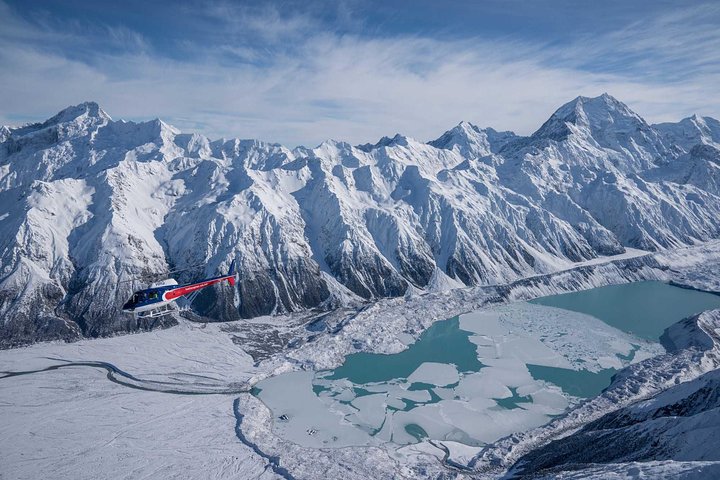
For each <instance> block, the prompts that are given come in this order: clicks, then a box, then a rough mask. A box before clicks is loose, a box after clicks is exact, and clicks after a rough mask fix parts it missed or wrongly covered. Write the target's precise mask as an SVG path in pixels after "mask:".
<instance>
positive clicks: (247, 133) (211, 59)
mask: <svg viewBox="0 0 720 480" xmlns="http://www.w3.org/2000/svg"><path fill="white" fill-rule="evenodd" d="M0 18H2V21H0V85H1V86H2V88H0V123H3V124H19V123H24V122H27V121H35V120H41V119H44V118H47V117H49V116H51V115H52V114H54V113H55V112H57V111H58V110H60V109H62V108H64V107H66V106H68V105H71V104H77V103H80V102H82V101H85V100H95V101H97V102H98V103H100V105H101V106H102V107H103V108H104V109H105V110H106V111H107V112H108V113H109V114H110V115H111V116H113V117H114V118H116V119H117V118H125V119H129V120H147V119H150V118H155V117H160V118H162V119H163V120H165V121H167V122H168V123H171V124H173V125H175V126H176V127H178V128H180V129H181V130H183V131H188V132H192V131H198V132H201V133H204V134H206V135H208V136H210V137H211V138H219V137H241V138H260V139H263V140H268V141H273V142H280V143H284V144H287V145H289V146H295V145H298V144H304V145H316V144H318V143H319V142H321V141H322V140H324V139H327V138H335V139H338V140H346V141H349V142H351V143H365V142H369V141H375V140H377V138H379V137H380V136H382V135H391V134H394V133H396V132H400V133H403V134H406V135H408V136H411V137H414V138H418V139H420V140H430V139H433V138H436V137H438V136H440V135H441V134H442V133H443V131H445V130H447V129H448V128H451V127H452V126H453V125H455V124H457V123H458V122H459V121H461V120H467V121H470V122H472V123H475V124H477V125H479V126H482V127H484V126H492V127H494V128H496V129H502V130H514V131H515V132H517V133H521V134H529V133H531V132H532V131H533V130H535V129H536V128H537V127H538V126H539V125H540V124H541V123H542V122H543V121H544V120H545V119H547V117H548V116H549V115H550V114H551V113H552V112H553V111H554V110H555V109H556V108H557V107H559V106H560V105H561V104H563V103H565V102H567V101H569V100H570V99H572V98H574V97H576V96H577V95H586V96H594V95H599V94H600V93H602V92H608V93H610V94H612V95H614V96H616V97H617V98H619V99H620V100H622V101H624V102H625V103H627V104H628V105H629V106H630V107H631V108H633V109H634V110H635V111H637V112H638V113H639V114H640V115H642V116H644V117H645V118H646V119H647V120H648V121H650V122H660V121H675V120H679V119H680V118H683V117H685V116H689V115H691V114H694V113H699V114H703V115H710V116H714V117H718V116H720V96H719V95H718V94H719V93H720V4H718V3H717V2H711V3H703V2H670V1H663V0H656V1H635V2H630V1H622V2H620V1H605V2H577V1H569V0H555V1H549V0H540V1H532V2H526V1H517V0H505V1H499V0H498V1H469V0H463V1H455V2H441V1H427V0H416V1H406V2H395V1H353V0H348V1H342V0H340V1H327V2H325V1H314V2H313V1H290V0H285V1H257V2H255V1H243V2H241V1H230V0H212V1H199V0H195V1H189V2H167V1H148V0H145V1H136V0H127V1H123V2H117V1H102V0H98V1H80V0H65V1H63V2H57V1H32V2H29V1H14V0H0Z"/></svg>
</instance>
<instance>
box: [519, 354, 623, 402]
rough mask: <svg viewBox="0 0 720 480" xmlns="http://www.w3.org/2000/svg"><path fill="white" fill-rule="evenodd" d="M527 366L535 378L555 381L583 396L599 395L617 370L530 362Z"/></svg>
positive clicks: (572, 393)
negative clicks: (576, 367)
mask: <svg viewBox="0 0 720 480" xmlns="http://www.w3.org/2000/svg"><path fill="white" fill-rule="evenodd" d="M527 368H528V370H529V371H530V375H532V377H533V378H534V379H535V380H544V381H546V382H550V383H553V384H555V385H557V386H558V387H560V388H561V389H562V390H563V392H565V393H568V394H570V395H573V396H575V397H581V398H590V397H594V396H596V395H599V394H600V393H601V392H602V391H603V390H605V388H607V386H608V385H610V381H611V380H612V376H613V375H615V373H616V372H617V370H616V369H614V368H607V369H604V370H600V371H599V372H597V373H593V372H590V371H588V370H570V369H567V368H558V367H545V366H542V365H532V364H529V363H528V364H527Z"/></svg>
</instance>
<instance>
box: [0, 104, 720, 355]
mask: <svg viewBox="0 0 720 480" xmlns="http://www.w3.org/2000/svg"><path fill="white" fill-rule="evenodd" d="M719 142H720V124H719V123H718V122H717V121H716V120H713V119H711V118H707V117H705V118H699V117H693V118H690V119H685V120H682V121H681V122H679V123H677V124H661V125H655V126H652V125H648V124H647V123H646V122H645V121H644V120H643V119H642V118H641V117H640V116H638V115H637V114H636V113H634V112H632V111H631V110H630V109H629V108H628V107H627V106H626V105H624V104H622V103H621V102H619V101H618V100H616V99H614V98H613V97H611V96H609V95H602V96H600V97H597V98H585V97H578V98H577V99H575V100H573V101H572V102H570V103H568V104H566V105H564V106H562V107H561V108H560V109H558V110H557V111H556V112H555V113H554V114H553V115H552V117H551V118H550V119H549V120H548V121H547V122H545V124H543V125H542V126H541V127H540V128H539V129H538V131H537V132H535V133H534V134H533V135H531V136H529V137H521V136H517V135H515V134H513V133H511V132H497V131H495V130H492V129H490V128H488V129H480V128H478V127H476V126H474V125H472V124H469V123H466V122H462V123H460V124H459V125H458V126H456V127H455V128H453V129H451V130H449V131H448V132H446V133H445V134H443V135H442V136H441V137H440V138H438V139H437V140H435V141H432V142H429V143H423V142H420V141H417V140H414V139H412V138H408V137H404V136H402V135H396V136H394V137H392V138H389V137H384V138H383V139H381V140H380V141H379V142H378V143H376V144H366V145H361V146H351V145H349V144H347V143H343V142H336V141H327V142H324V143H323V144H321V145H319V146H317V147H316V148H305V147H298V148H295V149H293V150H291V149H288V148H285V147H283V146H281V145H277V144H268V143H264V142H260V141H255V140H237V139H232V140H224V139H223V140H216V141H211V140H209V139H208V138H206V137H204V136H202V135H197V134H183V133H180V132H179V131H177V130H176V129H174V128H173V127H171V126H169V125H167V124H166V123H164V122H162V121H160V120H153V121H149V122H144V123H133V122H126V121H122V120H120V121H114V120H112V119H111V118H110V117H109V116H108V115H107V114H106V113H105V112H103V110H102V109H101V108H100V107H99V106H98V105H97V104H95V103H84V104H81V105H78V106H74V107H70V108H68V109H66V110H63V111H62V112H60V113H59V114H57V115H56V116H54V117H52V118H50V119H49V120H47V121H46V122H44V123H40V124H33V125H27V126H23V127H20V128H11V127H0V262H1V263H0V316H1V317H2V318H3V323H2V325H1V326H0V344H2V345H4V346H8V345H12V344H17V343H22V342H26V341H34V340H40V339H50V338H73V337H77V336H80V335H89V336H96V335H105V334H110V333H113V332H117V331H132V330H135V329H137V328H147V327H149V326H151V325H148V324H141V325H138V324H137V322H136V321H135V320H134V319H133V318H131V317H130V316H127V315H124V314H122V313H121V312H119V310H118V309H119V307H120V305H122V303H123V302H124V301H125V300H126V299H127V297H129V295H130V294H131V292H132V291H133V290H134V289H138V288H142V287H144V286H146V284H147V283H149V282H150V281H151V280H152V279H153V278H154V277H156V276H157V275H160V274H162V273H163V272H168V271H170V270H174V269H186V268H188V267H190V269H189V270H184V271H183V272H180V273H179V274H176V275H175V276H176V278H178V280H180V281H182V280H190V279H193V278H198V277H202V276H203V275H212V274H215V273H216V272H217V271H218V270H225V269H227V267H228V265H229V263H230V260H231V258H233V257H234V258H236V259H237V262H238V267H239V272H240V282H239V284H238V289H237V291H235V292H232V291H229V290H228V289H227V287H226V286H225V287H223V288H219V289H217V290H209V291H208V292H206V293H204V294H203V295H202V296H200V297H199V298H198V300H197V301H196V304H195V309H196V310H198V312H199V313H201V314H203V315H205V316H208V317H210V318H214V319H218V320H228V319H236V318H240V317H245V318H247V317H253V316H257V315H264V314H275V313H283V312H289V311H297V310H301V309H306V308H315V307H318V308H330V307H333V306H337V305H341V304H347V303H349V302H356V301H359V300H363V299H373V298H377V297H384V296H399V295H403V294H404V293H405V292H406V291H407V290H408V288H414V289H433V288H446V287H447V286H451V285H463V284H464V285H478V284H494V283H505V282H508V281H511V280H514V279H517V278H519V277H522V276H526V275H530V274H536V273H547V272H551V271H556V270H558V269H561V268H567V267H570V266H572V264H573V262H579V261H583V260H588V259H592V258H594V257H596V256H598V255H608V254H615V253H621V252H623V250H624V247H636V248H643V249H649V250H656V249H659V248H664V247H672V246H678V245H686V244H693V243H696V242H699V241H703V240H707V239H710V238H716V237H718V236H720V143H719ZM198 265H200V266H198ZM168 321H171V320H168Z"/></svg>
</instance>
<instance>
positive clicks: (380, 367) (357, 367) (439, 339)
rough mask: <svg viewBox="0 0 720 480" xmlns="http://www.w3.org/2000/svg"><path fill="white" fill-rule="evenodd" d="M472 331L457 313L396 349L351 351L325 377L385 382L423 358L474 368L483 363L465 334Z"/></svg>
mask: <svg viewBox="0 0 720 480" xmlns="http://www.w3.org/2000/svg"><path fill="white" fill-rule="evenodd" d="M471 335H473V334H472V333H471V332H466V331H465V330H461V329H460V320H459V319H458V317H454V318H451V319H449V320H444V321H441V322H435V323H434V324H433V325H432V326H431V327H430V328H428V329H427V330H425V331H424V332H423V333H422V335H420V338H418V340H417V341H416V342H415V343H413V344H412V345H410V346H409V347H408V348H407V349H405V350H403V351H402V352H400V353H395V354H392V355H383V354H379V353H367V352H360V353H353V354H351V355H348V356H347V357H345V363H343V364H342V365H341V366H340V367H338V368H336V369H335V371H334V372H332V374H331V375H330V376H323V378H325V379H328V380H337V379H340V378H347V379H348V380H350V381H351V382H353V383H356V384H362V383H371V382H387V381H390V380H395V379H398V378H407V377H408V376H409V375H410V374H411V373H413V372H414V371H415V370H417V368H418V367H419V366H420V365H421V364H423V363H425V362H437V363H446V364H450V363H452V364H454V365H455V367H457V369H458V371H460V372H477V371H479V370H480V369H481V368H482V366H483V364H482V363H480V360H479V359H478V356H477V346H476V345H475V344H474V343H472V342H471V341H470V340H468V338H469V337H470V336H471Z"/></svg>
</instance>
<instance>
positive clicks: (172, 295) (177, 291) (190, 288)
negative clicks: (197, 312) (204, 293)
mask: <svg viewBox="0 0 720 480" xmlns="http://www.w3.org/2000/svg"><path fill="white" fill-rule="evenodd" d="M231 277H232V275H228V276H225V277H218V278H213V279H211V280H205V281H204V282H198V283H192V284H190V285H184V286H182V287H178V288H173V289H172V290H168V291H166V292H165V293H163V296H162V298H163V300H165V301H172V300H175V299H176V298H180V297H182V296H183V295H187V294H188V293H192V292H194V291H197V290H200V289H201V288H205V287H209V286H210V285H213V284H215V283H219V282H224V281H225V280H228V279H229V278H231Z"/></svg>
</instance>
